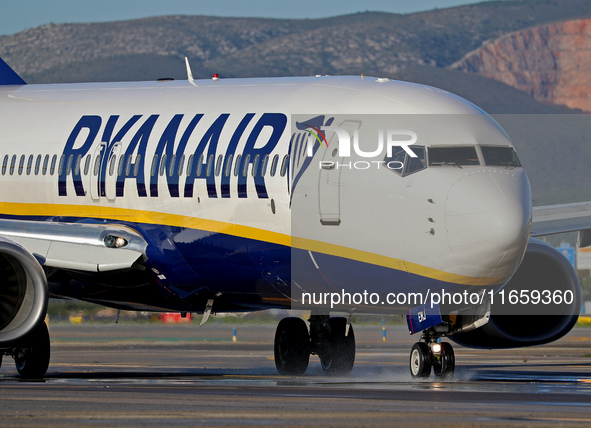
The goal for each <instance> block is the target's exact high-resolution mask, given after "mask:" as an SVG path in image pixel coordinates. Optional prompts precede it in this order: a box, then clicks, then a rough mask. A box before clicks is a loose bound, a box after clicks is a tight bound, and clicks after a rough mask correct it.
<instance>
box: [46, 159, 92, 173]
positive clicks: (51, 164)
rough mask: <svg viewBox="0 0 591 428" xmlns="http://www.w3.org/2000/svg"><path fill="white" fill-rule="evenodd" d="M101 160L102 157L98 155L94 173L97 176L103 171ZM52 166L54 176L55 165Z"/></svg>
mask: <svg viewBox="0 0 591 428" xmlns="http://www.w3.org/2000/svg"><path fill="white" fill-rule="evenodd" d="M54 159H55V158H54ZM101 159H102V156H101V155H97V156H96V159H95V160H94V171H93V172H94V175H95V176H98V175H99V171H100V169H101ZM51 165H52V173H51V174H52V175H53V163H52V164H51Z"/></svg>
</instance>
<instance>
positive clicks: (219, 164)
mask: <svg viewBox="0 0 591 428" xmlns="http://www.w3.org/2000/svg"><path fill="white" fill-rule="evenodd" d="M223 160H224V157H223V156H222V155H219V156H218V160H217V162H216V164H215V176H216V177H219V176H220V174H221V172H222V163H223V162H222V161H223Z"/></svg>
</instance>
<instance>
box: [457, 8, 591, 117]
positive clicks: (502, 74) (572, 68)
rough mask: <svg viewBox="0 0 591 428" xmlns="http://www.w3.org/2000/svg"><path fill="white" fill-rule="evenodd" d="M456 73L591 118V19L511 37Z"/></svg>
mask: <svg viewBox="0 0 591 428" xmlns="http://www.w3.org/2000/svg"><path fill="white" fill-rule="evenodd" d="M452 67H453V68H458V69H460V70H463V71H466V72H471V73H478V74H481V75H483V76H486V77H491V78H493V79H496V80H499V81H501V82H503V83H506V84H508V85H511V86H513V87H515V88H517V89H520V90H522V91H525V92H527V93H529V94H530V95H531V96H533V97H534V98H535V99H536V100H538V101H541V102H546V103H551V104H563V105H566V106H568V107H571V108H580V109H582V110H585V111H587V112H591V19H580V20H575V21H566V22H559V23H555V24H550V25H544V26H540V27H534V28H530V29H527V30H523V31H518V32H515V33H511V34H507V35H505V36H503V37H501V38H499V39H497V40H494V41H491V42H489V43H487V44H485V45H483V46H482V47H481V48H479V49H477V50H475V51H472V52H470V53H469V54H467V55H466V56H465V57H464V58H462V59H461V60H460V61H458V62H456V63H455V64H453V65H452Z"/></svg>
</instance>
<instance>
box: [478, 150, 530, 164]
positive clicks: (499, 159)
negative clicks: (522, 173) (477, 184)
mask: <svg viewBox="0 0 591 428" xmlns="http://www.w3.org/2000/svg"><path fill="white" fill-rule="evenodd" d="M481 149H482V156H483V157H484V163H485V164H486V165H490V166H510V167H518V166H521V163H520V162H519V159H517V155H516V154H515V150H513V147H499V146H482V147H481Z"/></svg>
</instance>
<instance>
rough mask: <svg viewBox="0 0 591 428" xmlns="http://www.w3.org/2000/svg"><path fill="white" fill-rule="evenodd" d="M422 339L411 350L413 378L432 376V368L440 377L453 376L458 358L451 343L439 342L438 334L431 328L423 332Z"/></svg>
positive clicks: (437, 376)
mask: <svg viewBox="0 0 591 428" xmlns="http://www.w3.org/2000/svg"><path fill="white" fill-rule="evenodd" d="M421 340H422V342H417V343H415V344H414V345H413V347H412V350H411V351H410V374H411V375H412V377H413V379H426V378H428V377H429V376H431V368H433V374H434V375H435V377H436V378H438V379H442V380H450V379H451V378H453V375H454V371H455V366H456V359H455V355H454V350H453V348H452V346H451V344H449V343H447V342H443V343H441V342H439V340H438V336H437V335H436V334H434V332H432V331H430V330H425V331H424V332H423V337H422V338H421Z"/></svg>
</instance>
